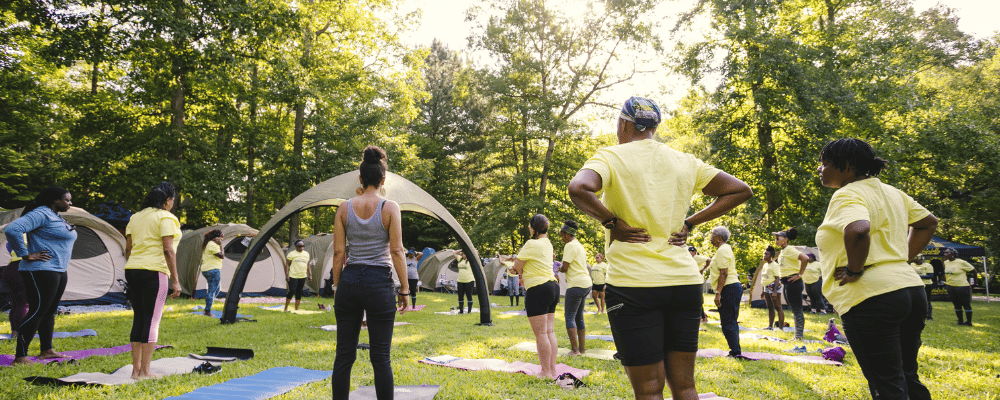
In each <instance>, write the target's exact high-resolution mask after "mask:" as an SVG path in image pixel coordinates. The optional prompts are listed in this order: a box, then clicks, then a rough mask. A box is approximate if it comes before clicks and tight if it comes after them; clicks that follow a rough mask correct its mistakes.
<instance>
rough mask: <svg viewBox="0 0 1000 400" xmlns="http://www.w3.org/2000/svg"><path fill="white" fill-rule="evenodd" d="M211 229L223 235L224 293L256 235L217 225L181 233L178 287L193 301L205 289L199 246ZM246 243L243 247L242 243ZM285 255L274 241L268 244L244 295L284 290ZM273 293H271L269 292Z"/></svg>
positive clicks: (238, 227)
mask: <svg viewBox="0 0 1000 400" xmlns="http://www.w3.org/2000/svg"><path fill="white" fill-rule="evenodd" d="M213 229H218V230H220V231H222V246H221V247H222V249H223V250H222V251H223V255H224V258H223V259H222V279H221V282H220V284H219V285H220V286H219V287H220V288H221V290H223V291H225V290H226V288H227V287H229V284H230V283H231V282H232V280H233V275H234V274H235V273H236V266H237V265H238V264H239V261H240V259H242V258H243V253H245V252H246V249H247V244H249V241H250V239H251V238H252V237H254V236H257V233H258V231H257V230H256V229H254V228H251V227H249V226H247V225H244V224H217V225H212V226H208V227H204V228H201V229H197V230H194V231H187V232H184V235H183V236H181V243H180V244H179V245H178V246H177V275H178V277H177V278H178V281H179V282H180V284H181V293H184V294H186V295H188V296H192V297H201V296H203V295H204V290H206V289H207V288H208V282H206V281H205V278H203V277H202V276H201V254H202V247H201V244H202V242H204V240H205V234H206V233H208V232H209V231H211V230H213ZM244 242H246V243H244ZM284 263H285V255H284V252H283V250H282V249H281V246H280V245H279V244H278V242H277V241H276V240H273V239H272V240H269V241H268V243H267V247H266V248H265V250H264V251H261V252H260V253H258V255H257V258H256V262H254V266H253V272H251V274H250V275H249V277H248V278H247V284H246V285H245V287H244V288H243V293H268V292H269V291H271V289H278V290H284V289H285V288H286V287H287V286H286V282H285V264H284ZM271 293H273V292H271Z"/></svg>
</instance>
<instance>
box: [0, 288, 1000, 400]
mask: <svg viewBox="0 0 1000 400" xmlns="http://www.w3.org/2000/svg"><path fill="white" fill-rule="evenodd" d="M705 299H706V301H705V304H706V305H708V304H710V303H711V299H712V298H711V297H708V296H706V298H705ZM522 300H523V298H522ZM308 301H310V302H309V303H303V308H304V309H308V310H314V309H317V306H316V303H317V302H321V303H325V304H330V303H331V300H330V299H317V298H309V299H308ZM493 301H494V302H495V303H497V304H500V305H505V304H508V299H507V298H506V297H494V298H493ZM199 304H203V301H201V300H170V301H168V306H170V307H172V308H173V311H170V312H167V313H165V314H164V316H163V322H162V324H161V328H160V343H161V344H170V345H173V346H174V348H172V349H163V350H159V351H158V352H157V353H156V355H155V358H162V357H179V356H185V355H187V354H188V353H202V352H204V350H205V347H206V346H223V347H240V348H250V349H253V350H254V352H255V353H256V357H255V358H254V359H253V360H250V361H243V362H235V363H229V364H226V365H225V366H223V368H222V370H221V371H220V372H218V373H216V374H214V375H198V374H188V375H179V376H169V377H164V378H161V379H157V380H147V381H142V382H139V383H136V384H133V385H125V386H117V387H103V388H88V387H53V386H34V385H31V384H29V383H27V382H25V381H23V380H22V378H24V377H26V376H33V375H42V376H53V377H61V376H67V375H72V374H75V373H78V372H106V373H111V372H113V371H114V370H116V369H117V368H119V367H121V366H123V365H126V364H128V363H130V362H131V358H130V355H129V354H127V353H126V354H121V355H117V356H112V357H91V358H88V359H84V360H80V361H79V362H78V363H76V364H65V365H48V366H45V365H33V366H25V367H4V368H0V399H11V400H13V399H126V398H127V399H160V398H164V397H168V396H174V395H180V394H183V393H186V392H189V391H191V390H194V389H196V388H199V387H202V386H208V385H212V384H215V383H219V382H223V381H226V380H229V379H233V378H237V377H242V376H247V375H252V374H254V373H257V372H260V371H263V370H265V369H268V368H272V367H281V366H299V367H303V368H311V369H320V370H329V369H331V368H332V366H333V357H334V349H335V344H336V340H335V338H336V333H335V332H326V331H323V330H320V329H313V328H310V327H312V326H320V325H327V324H334V323H336V321H335V320H334V317H333V313H332V312H331V313H323V314H314V315H294V314H286V313H280V312H275V311H268V310H261V309H258V305H253V304H248V305H244V306H242V307H241V308H240V313H243V314H252V315H253V318H254V319H256V320H257V321H258V322H241V323H237V324H233V325H222V324H220V323H219V322H218V320H216V319H212V318H207V317H202V316H198V315H192V314H189V312H190V311H191V310H190V309H191V307H192V306H195V305H199ZM418 304H427V305H428V306H427V308H425V309H423V310H422V311H419V312H413V313H407V314H406V315H403V316H399V315H397V320H401V321H407V322H412V323H413V325H406V326H400V327H396V329H395V335H394V338H393V350H392V359H393V371H394V374H395V380H396V384H397V385H419V384H436V385H441V391H440V392H439V394H438V397H437V398H439V399H551V398H560V399H596V398H600V399H616V398H631V397H632V390H631V388H630V387H629V384H628V380H627V379H626V377H625V374H624V371H623V369H622V368H621V366H620V364H619V363H617V362H615V361H604V360H595V359H588V358H581V357H572V358H569V357H563V358H560V359H559V360H558V361H559V362H561V363H565V364H568V365H570V366H573V367H576V368H584V369H589V370H591V371H592V372H591V374H590V376H588V377H587V378H585V379H584V382H586V383H587V385H588V387H587V388H581V389H577V390H574V391H564V390H562V389H559V388H557V387H555V386H554V385H553V384H551V383H549V382H545V381H543V380H540V379H538V378H534V377H530V376H527V375H523V374H507V373H499V372H491V371H477V372H472V371H460V370H456V369H452V368H444V367H438V366H430V365H425V364H419V363H417V360H419V359H421V358H424V357H428V356H437V355H442V354H451V355H453V356H459V357H466V358H500V359H504V360H507V361H516V360H518V361H525V362H531V363H536V364H537V363H538V360H537V357H536V355H535V354H533V353H525V352H517V351H508V350H506V349H507V348H508V347H510V346H511V345H513V344H516V343H518V342H522V341H533V340H534V338H533V336H532V334H531V330H530V328H529V326H528V321H527V318H526V317H523V316H506V315H499V314H500V312H502V311H506V310H511V308H494V309H493V311H494V314H493V315H494V316H493V320H494V323H495V325H494V326H476V325H475V324H476V323H477V322H479V315H478V314H472V315H456V316H448V315H437V314H434V311H444V310H448V309H450V308H451V307H452V306H454V305H456V302H455V298H454V296H453V295H444V294H428V293H421V294H420V297H419V299H418ZM259 306H261V307H263V306H267V305H259ZM476 306H479V304H476ZM934 306H935V312H934V315H935V317H937V318H936V319H935V320H934V321H933V322H930V323H929V324H928V326H927V328H926V329H925V330H924V335H923V339H924V347H923V348H922V350H921V354H920V367H921V369H920V376H921V379H922V380H923V382H924V383H925V384H927V386H928V387H929V388H930V390H931V393H932V395H933V396H934V398H935V399H1000V329H998V327H1000V304H997V303H992V304H986V303H984V302H975V303H973V308H974V309H975V326H974V327H971V328H970V327H959V326H956V325H955V318H954V313H953V312H952V310H951V304H949V303H943V302H937V303H935V304H934ZM215 308H216V309H220V307H219V306H218V305H216V307H215ZM706 308H708V307H707V306H706ZM588 309H590V310H593V307H592V306H589V307H588ZM717 315H718V314H713V313H709V318H712V319H715V318H717ZM3 317H4V318H6V316H3ZM788 318H789V319H790V314H789V317H788ZM827 319H828V316H824V315H814V314H806V329H807V331H806V337H807V338H811V339H820V338H821V336H822V334H823V333H824V332H825V326H826V321H827ZM131 321H132V314H131V312H130V311H128V312H117V313H93V314H80V315H68V316H57V317H56V330H58V331H77V330H81V329H87V328H91V329H95V330H97V332H98V336H96V337H85V338H70V339H54V343H55V347H56V350H57V351H64V350H81V349H88V348H97V347H111V346H117V345H121V344H126V343H127V342H128V333H129V329H130V327H131ZM586 321H587V327H588V333H591V334H610V333H611V331H610V329H609V328H608V321H607V317H606V316H604V315H587V316H586ZM740 322H741V324H742V325H744V326H751V327H761V326H764V325H766V323H767V312H766V310H760V309H749V308H747V307H746V306H744V308H743V309H742V310H741V317H740ZM838 325H839V321H838ZM556 326H557V329H556V331H557V333H558V336H559V338H560V339H559V345H560V347H568V346H569V342H568V340H567V339H566V338H565V330H563V327H564V325H563V317H562V308H561V305H560V308H559V309H558V310H557V314H556ZM706 329H707V330H706V331H704V332H702V334H701V338H700V341H699V347H700V348H720V349H725V348H726V342H725V339H724V338H723V337H722V333H721V331H720V330H719V327H718V325H711V324H710V325H707V326H706ZM0 333H9V326H7V325H6V324H3V326H2V327H0ZM770 334H771V335H773V336H779V337H784V338H791V335H792V334H791V333H783V332H773V333H770ZM361 335H362V336H361V341H362V342H367V334H366V333H364V332H362V334H361ZM0 346H3V347H2V350H0V351H2V352H4V353H7V354H12V353H13V351H14V348H13V347H14V342H13V341H3V342H0ZM37 346H38V344H37V340H36V341H35V342H33V343H32V349H31V351H30V353H31V354H37V352H38V347H37ZM742 346H743V350H744V351H759V352H775V353H780V352H782V351H784V350H786V349H789V348H791V347H792V346H793V344H791V343H776V342H769V341H762V340H752V341H748V340H744V341H743V342H742ZM814 346H815V345H809V344H807V347H808V348H809V350H810V351H812V350H814ZM588 347H589V348H602V349H613V348H614V344H613V343H611V342H604V341H599V340H595V341H589V342H588ZM358 354H359V356H358V362H357V363H356V364H355V367H354V374H353V379H352V389H354V388H357V387H358V386H362V385H372V384H373V383H372V373H371V364H370V363H369V361H368V355H367V352H366V351H359V352H358ZM695 377H696V380H697V385H698V391H699V392H702V393H704V392H715V393H716V394H718V395H721V396H726V397H730V398H734V399H864V398H868V397H869V395H868V389H867V386H866V384H865V381H864V379H863V377H862V375H861V370H860V369H859V368H858V365H857V362H856V361H855V359H854V357H853V355H852V354H851V353H850V352H848V356H847V359H846V363H845V365H844V366H842V367H834V366H826V365H813V364H788V363H782V362H777V361H757V362H739V361H736V360H732V359H727V358H713V359H704V358H700V359H698V364H697V368H696V371H695ZM329 397H330V381H329V379H327V380H324V381H320V382H316V383H313V384H310V385H305V386H302V387H299V388H297V389H295V390H293V391H291V392H289V393H287V394H285V395H283V396H280V397H278V398H279V399H318V398H329Z"/></svg>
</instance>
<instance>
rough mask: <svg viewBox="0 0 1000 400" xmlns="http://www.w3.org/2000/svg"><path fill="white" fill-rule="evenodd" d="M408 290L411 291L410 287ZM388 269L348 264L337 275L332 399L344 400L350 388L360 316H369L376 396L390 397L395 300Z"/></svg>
mask: <svg viewBox="0 0 1000 400" xmlns="http://www.w3.org/2000/svg"><path fill="white" fill-rule="evenodd" d="M410 290H413V288H411V289H410ZM394 292H395V288H394V287H393V282H392V275H391V274H390V272H389V268H386V267H377V266H367V265H347V266H346V267H344V271H343V272H342V273H341V275H340V282H339V283H338V285H337V294H336V297H335V301H336V304H335V305H334V315H336V317H337V355H336V358H334V361H333V381H332V385H333V398H334V400H338V399H341V400H347V399H348V393H350V391H351V368H352V367H353V366H354V361H355V360H356V359H357V352H358V336H359V335H360V334H361V319H362V318H363V317H364V315H365V314H366V313H367V315H368V340H369V342H370V343H369V345H370V348H369V356H370V357H371V362H372V370H373V372H374V375H375V396H376V397H377V398H378V399H379V400H383V399H392V392H393V379H392V362H391V360H390V358H389V349H390V348H391V347H392V327H393V323H394V322H395V320H396V302H395V300H394V299H395V296H394V294H395V293H394Z"/></svg>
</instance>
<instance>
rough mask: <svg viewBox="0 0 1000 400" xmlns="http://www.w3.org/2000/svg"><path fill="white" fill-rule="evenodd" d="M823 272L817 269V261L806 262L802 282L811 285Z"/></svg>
mask: <svg viewBox="0 0 1000 400" xmlns="http://www.w3.org/2000/svg"><path fill="white" fill-rule="evenodd" d="M822 273H823V272H822V271H821V270H820V269H819V261H813V262H810V263H809V264H806V272H805V273H804V274H802V283H805V284H806V285H812V284H814V283H816V281H818V280H819V278H821V277H822V276H821V274H822Z"/></svg>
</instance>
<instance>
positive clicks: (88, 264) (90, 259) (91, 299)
mask: <svg viewBox="0 0 1000 400" xmlns="http://www.w3.org/2000/svg"><path fill="white" fill-rule="evenodd" d="M22 210H23V209H21V208H19V209H16V210H13V211H9V212H7V213H5V214H2V215H0V220H2V221H5V222H4V223H3V224H2V226H0V232H2V231H3V229H4V228H5V227H6V226H7V224H8V223H10V222H13V221H14V220H15V219H17V218H18V217H20V216H21V211H22ZM59 215H62V216H63V218H65V219H66V221H67V222H69V223H70V224H73V226H74V229H75V230H76V232H77V239H76V242H75V243H73V254H72V256H71V257H70V261H69V266H67V267H66V291H65V292H63V296H62V298H61V299H60V303H61V304H63V305H73V304H111V303H117V304H124V303H125V287H124V285H122V284H121V283H119V282H118V281H119V280H122V281H124V280H125V237H124V236H122V234H121V233H119V232H118V230H117V229H115V227H113V226H111V225H110V224H108V223H107V222H104V221H103V220H101V219H100V218H97V217H96V216H94V215H91V214H90V213H88V212H87V211H85V210H84V209H82V208H77V207H70V209H69V211H66V212H64V213H59ZM6 244H7V238H6V236H5V235H0V248H3V249H6V248H7V246H6ZM9 262H10V252H9V251H3V252H0V265H7V264H8V263H9Z"/></svg>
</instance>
